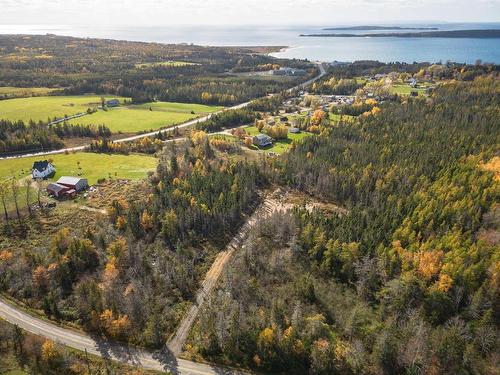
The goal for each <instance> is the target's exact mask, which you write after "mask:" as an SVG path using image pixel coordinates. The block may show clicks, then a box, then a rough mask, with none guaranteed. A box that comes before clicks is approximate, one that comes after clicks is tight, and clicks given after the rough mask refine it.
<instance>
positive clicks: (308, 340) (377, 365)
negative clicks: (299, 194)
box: [187, 68, 500, 374]
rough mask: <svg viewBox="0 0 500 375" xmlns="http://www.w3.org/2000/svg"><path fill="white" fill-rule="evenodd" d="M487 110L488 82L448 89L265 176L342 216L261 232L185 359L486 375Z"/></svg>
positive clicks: (492, 152) (384, 108)
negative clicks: (333, 208) (328, 204)
mask: <svg viewBox="0 0 500 375" xmlns="http://www.w3.org/2000/svg"><path fill="white" fill-rule="evenodd" d="M472 69H473V70H475V69H476V68H472ZM482 69H483V68H482ZM486 69H487V68H486ZM478 70H479V69H478ZM463 73H464V72H463ZM463 73H462V74H463ZM499 98H500V80H499V79H498V75H495V74H488V73H487V74H482V75H478V76H477V77H476V78H474V79H473V80H460V81H454V82H448V83H447V84H444V85H442V86H440V87H439V88H438V89H437V90H436V92H435V94H433V96H432V97H431V98H430V99H425V98H422V99H408V100H406V101H404V102H403V103H400V102H387V103H385V104H383V105H381V107H380V108H381V111H380V112H377V113H376V114H370V115H367V116H361V117H360V118H359V119H358V120H357V121H355V122H353V123H342V122H341V123H339V125H338V126H336V127H330V128H328V129H327V130H324V131H323V132H322V134H321V135H320V136H316V137H308V138H306V139H305V140H303V142H301V143H300V144H297V145H296V146H295V147H294V148H293V150H292V151H291V152H290V153H288V154H285V155H284V157H283V158H282V159H277V160H276V161H274V162H273V163H274V166H273V169H274V170H276V169H277V170H279V171H280V173H278V174H273V179H274V181H275V182H276V183H279V184H280V185H286V186H289V187H292V188H295V189H298V190H301V191H303V192H305V193H307V194H310V195H312V196H315V197H318V198H321V199H323V200H325V201H328V202H332V203H335V204H337V205H339V206H341V207H343V208H344V209H345V210H346V213H344V214H336V213H325V212H322V211H313V212H310V211H308V210H306V209H304V208H300V207H299V208H297V209H295V210H294V211H293V212H290V213H276V214H275V215H273V216H272V217H270V218H269V219H267V220H264V221H262V222H261V223H259V225H258V226H257V227H255V228H254V229H253V231H252V233H251V234H250V235H249V238H248V240H247V241H246V243H245V244H244V246H243V247H242V249H243V250H242V251H241V252H240V253H239V254H238V256H237V257H236V258H235V259H234V261H233V262H232V263H231V265H230V267H229V271H228V272H227V274H226V275H225V276H224V278H223V281H222V282H221V284H220V285H219V289H218V291H217V293H215V294H214V295H213V296H212V300H211V303H210V304H208V305H207V306H206V307H205V309H204V311H203V313H202V314H200V319H199V322H198V325H197V327H196V328H195V329H194V331H193V332H192V334H191V339H190V341H189V343H188V345H187V352H188V353H190V355H192V356H193V358H197V356H202V357H204V358H207V359H210V360H212V361H218V362H222V363H232V364H242V365H244V366H247V367H250V368H253V369H256V370H257V371H261V372H272V373H297V374H303V373H313V374H382V373H384V374H402V373H404V374H466V373H469V374H471V373H477V374H495V373H496V371H497V370H498V363H497V359H496V358H497V356H498V342H499V341H498V340H499V334H498V333H499V330H498V328H499V323H500V315H499V312H500V299H499V295H500V293H499V286H500V279H499V275H500V273H499V265H500V247H499V246H500V245H499V243H498V235H497V234H495V233H498V228H499V221H498V201H499V198H500V188H499V185H498V176H496V177H495V174H494V173H493V172H492V171H491V168H489V167H488V165H489V163H492V161H493V162H494V160H496V159H498V145H499V144H500V121H499V119H500V102H499ZM495 158H496V159H495ZM497 173H498V172H497Z"/></svg>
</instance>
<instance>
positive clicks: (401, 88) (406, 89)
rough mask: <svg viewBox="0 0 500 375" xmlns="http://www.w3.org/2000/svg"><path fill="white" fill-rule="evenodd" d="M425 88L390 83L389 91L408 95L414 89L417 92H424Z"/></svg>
mask: <svg viewBox="0 0 500 375" xmlns="http://www.w3.org/2000/svg"><path fill="white" fill-rule="evenodd" d="M425 89H426V88H425V87H411V86H410V85H392V86H391V88H390V91H391V93H392V94H398V95H410V94H411V92H412V91H416V92H418V93H419V94H420V93H424V92H425Z"/></svg>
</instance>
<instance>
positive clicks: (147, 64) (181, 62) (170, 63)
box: [135, 61, 200, 68]
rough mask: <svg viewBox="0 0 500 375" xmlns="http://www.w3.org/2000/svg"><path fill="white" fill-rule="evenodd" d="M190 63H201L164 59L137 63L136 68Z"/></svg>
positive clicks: (187, 64) (186, 64)
mask: <svg viewBox="0 0 500 375" xmlns="http://www.w3.org/2000/svg"><path fill="white" fill-rule="evenodd" d="M189 65H200V64H197V63H193V62H187V61H162V62H151V63H142V64H135V67H136V68H149V67H151V66H189Z"/></svg>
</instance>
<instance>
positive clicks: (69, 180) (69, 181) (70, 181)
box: [57, 176, 84, 185]
mask: <svg viewBox="0 0 500 375" xmlns="http://www.w3.org/2000/svg"><path fill="white" fill-rule="evenodd" d="M81 180H84V179H83V178H80V177H71V176H62V177H61V178H60V179H59V180H57V183H58V184H63V185H76V184H77V183H78V182H80V181H81Z"/></svg>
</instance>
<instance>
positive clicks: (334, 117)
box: [328, 113, 355, 125]
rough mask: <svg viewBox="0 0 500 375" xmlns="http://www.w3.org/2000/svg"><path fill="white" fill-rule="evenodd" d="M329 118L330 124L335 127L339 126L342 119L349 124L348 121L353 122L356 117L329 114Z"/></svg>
mask: <svg viewBox="0 0 500 375" xmlns="http://www.w3.org/2000/svg"><path fill="white" fill-rule="evenodd" d="M328 116H329V117H330V123H331V124H334V125H338V123H339V122H340V118H341V117H342V119H343V120H344V121H345V122H347V121H353V120H354V118H355V117H354V116H349V115H338V114H335V113H329V114H328Z"/></svg>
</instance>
